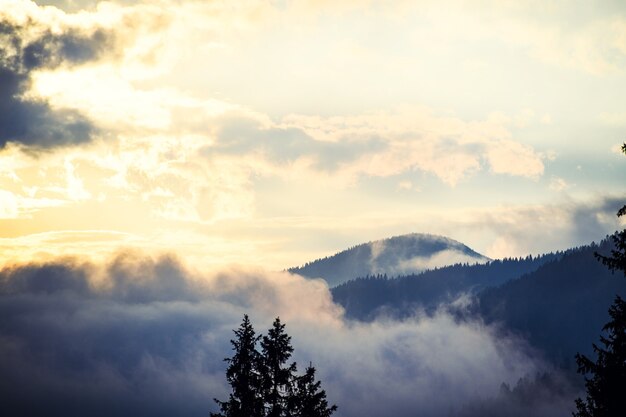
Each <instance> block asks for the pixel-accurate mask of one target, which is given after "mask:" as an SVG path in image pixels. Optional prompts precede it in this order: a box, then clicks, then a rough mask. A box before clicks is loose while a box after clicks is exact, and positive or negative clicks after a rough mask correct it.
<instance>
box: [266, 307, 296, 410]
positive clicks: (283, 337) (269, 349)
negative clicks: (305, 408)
mask: <svg viewBox="0 0 626 417" xmlns="http://www.w3.org/2000/svg"><path fill="white" fill-rule="evenodd" d="M261 352H262V355H263V360H262V362H261V366H262V368H261V376H262V384H263V394H264V397H265V400H266V403H267V404H266V407H267V416H268V417H280V416H282V415H284V412H285V410H286V408H287V398H288V397H289V396H290V395H291V391H292V387H291V382H292V381H293V378H294V373H295V372H296V364H295V362H294V363H292V364H290V365H287V366H286V364H287V361H288V360H289V358H291V354H292V352H293V347H292V346H291V337H290V336H288V335H287V334H286V333H285V325H284V324H282V323H281V322H280V318H278V317H276V320H274V323H273V324H272V328H271V329H269V330H268V332H267V336H263V339H262V340H261Z"/></svg>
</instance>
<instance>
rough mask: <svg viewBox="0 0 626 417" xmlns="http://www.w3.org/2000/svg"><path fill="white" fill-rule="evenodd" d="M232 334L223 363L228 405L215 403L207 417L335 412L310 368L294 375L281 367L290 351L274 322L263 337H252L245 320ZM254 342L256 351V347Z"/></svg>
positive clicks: (311, 416) (301, 416)
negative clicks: (229, 352)
mask: <svg viewBox="0 0 626 417" xmlns="http://www.w3.org/2000/svg"><path fill="white" fill-rule="evenodd" d="M234 332H235V336H236V338H235V339H233V340H231V341H230V343H231V344H232V345H233V350H234V351H235V353H234V354H233V356H232V357H231V358H226V359H224V360H225V361H226V362H228V368H227V369H226V379H227V381H228V383H229V384H230V386H231V389H232V392H231V394H230V396H229V399H228V401H220V400H218V399H215V402H216V403H217V404H218V405H219V407H220V412H219V413H211V414H210V415H211V417H330V416H331V415H332V414H333V413H334V412H335V410H337V406H336V405H333V406H330V407H329V406H328V401H327V400H326V392H325V391H324V390H323V389H321V382H320V381H316V380H315V368H313V366H311V365H309V367H308V368H307V369H306V371H305V374H304V375H302V376H298V375H296V371H297V365H296V363H295V362H294V363H291V364H289V365H287V363H288V361H289V359H290V358H291V355H292V353H293V347H292V346H291V337H290V336H288V335H287V333H285V325H284V324H282V323H281V322H280V318H278V317H276V319H275V320H274V323H273V324H272V328H271V329H269V330H268V333H267V336H261V335H259V336H257V335H256V334H255V333H254V329H253V328H252V324H251V323H250V319H249V318H248V315H244V316H243V321H242V323H241V326H240V327H239V329H237V330H235V331H234ZM259 340H261V343H260V345H261V352H259V351H258V350H257V348H256V345H257V343H258V342H259Z"/></svg>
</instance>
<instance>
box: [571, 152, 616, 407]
mask: <svg viewBox="0 0 626 417" xmlns="http://www.w3.org/2000/svg"><path fill="white" fill-rule="evenodd" d="M622 151H623V152H624V153H626V144H624V146H622ZM624 215H626V206H624V207H622V208H621V209H620V210H619V211H618V212H617V216H618V217H621V216H624ZM613 242H614V244H615V249H614V250H612V251H611V256H603V255H600V254H597V253H596V257H598V259H600V261H601V262H602V263H603V264H605V265H606V266H607V267H608V268H609V269H610V270H611V271H613V272H616V271H618V272H622V274H624V276H625V277H626V230H622V231H621V232H617V233H615V235H613ZM609 315H610V317H611V320H610V321H609V322H608V323H607V324H606V325H605V326H604V327H603V328H602V330H603V331H605V332H607V333H608V336H607V337H604V336H601V337H600V342H601V343H602V345H603V347H598V346H597V345H596V344H595V343H594V344H593V350H594V352H595V353H596V355H597V359H596V361H595V362H593V361H592V360H591V359H589V358H587V357H586V356H584V355H581V354H577V355H576V363H577V364H578V372H580V373H582V374H592V375H593V376H592V377H591V378H585V387H586V388H587V397H586V399H585V400H584V401H583V400H582V399H580V398H578V399H577V400H576V408H577V411H576V412H575V413H573V415H574V417H618V416H626V395H624V394H625V391H624V387H625V386H626V302H625V301H624V300H623V299H622V298H621V297H620V296H619V295H618V296H616V298H615V302H614V303H613V305H612V306H611V307H610V308H609Z"/></svg>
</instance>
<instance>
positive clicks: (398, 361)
mask: <svg viewBox="0 0 626 417" xmlns="http://www.w3.org/2000/svg"><path fill="white" fill-rule="evenodd" d="M244 313H248V314H249V315H250V318H251V320H252V323H253V324H254V326H255V329H256V330H257V332H265V330H266V329H267V328H269V326H270V324H271V321H272V320H273V318H274V317H276V316H280V317H281V320H282V321H283V322H285V323H286V325H287V327H286V331H287V332H288V334H290V335H291V336H292V342H293V345H294V348H295V357H294V359H295V360H296V361H297V362H298V364H299V365H300V369H301V370H303V368H304V367H305V366H306V365H307V364H308V363H309V361H312V362H313V364H314V365H315V366H316V368H317V370H318V377H319V378H320V380H321V381H322V384H323V388H325V389H326V391H327V394H328V397H329V400H330V402H331V403H336V404H337V405H338V406H339V410H338V412H337V413H336V415H337V416H346V417H352V416H354V417H356V416H398V417H402V416H414V415H420V416H440V415H444V416H446V415H463V416H472V415H490V414H494V415H519V414H516V413H519V412H523V413H524V414H525V415H527V416H528V415H530V416H533V415H535V416H543V415H546V416H547V415H553V416H557V415H563V416H565V415H569V413H570V409H571V408H572V407H571V406H572V405H573V396H574V395H575V394H573V392H572V390H571V388H570V387H569V386H568V385H567V384H566V383H564V382H558V383H556V384H552V385H549V386H547V385H545V384H535V383H534V382H532V381H533V378H534V375H537V374H538V373H539V372H543V371H545V370H546V369H548V367H547V365H545V364H544V363H543V362H542V361H541V360H540V359H539V355H538V354H537V353H536V352H533V350H532V349H531V348H530V347H528V346H527V345H526V344H525V343H524V341H523V340H521V339H516V338H513V337H502V336H497V332H496V330H495V329H494V328H491V327H488V326H485V325H483V324H482V323H480V322H459V321H456V320H455V319H454V318H453V317H451V316H450V315H448V314H447V313H446V312H445V309H443V308H442V309H440V310H439V311H438V312H436V313H435V314H433V315H429V316H427V315H425V314H423V313H420V312H419V311H416V313H415V315H414V316H413V317H412V318H410V319H408V320H404V321H394V320H392V319H386V318H380V319H378V320H377V321H374V322H372V323H358V322H351V321H348V320H346V319H344V317H343V315H342V309H341V308H340V307H339V306H337V305H335V304H334V303H333V302H332V298H331V295H330V292H329V291H328V288H327V286H326V284H325V283H324V282H323V281H321V280H307V279H304V278H302V277H300V276H297V275H292V274H288V273H276V272H268V271H262V270H252V269H244V268H232V269H227V270H221V271H211V272H208V273H205V272H202V273H201V272H198V271H191V270H189V269H187V268H185V267H184V266H182V265H181V264H180V263H179V262H178V261H177V260H176V259H175V258H172V257H162V258H157V259H155V258H148V257H145V256H142V255H138V254H132V255H129V254H127V255H123V256H118V257H117V258H115V259H113V260H111V261H110V262H109V263H107V264H106V265H94V264H90V263H84V262H79V261H77V260H63V261H58V262H56V263H54V264H37V265H35V264H31V265H17V266H14V267H12V268H7V269H4V270H3V271H2V272H0V317H2V320H1V321H0V355H1V356H2V358H3V360H2V361H0V374H1V375H2V376H3V378H2V379H1V380H0V398H1V400H2V403H3V404H4V405H5V409H9V410H10V411H11V415H16V416H19V415H34V414H39V415H43V414H45V415H49V416H55V415H64V416H67V415H90V416H105V415H129V414H132V415H136V416H144V415H145V416H147V415H151V416H158V415H171V414H176V415H179V416H195V415H205V416H206V414H207V413H208V412H209V411H212V410H213V411H214V410H215V405H214V403H213V401H212V399H213V398H214V397H217V398H220V399H225V398H226V396H227V395H228V386H227V384H226V380H225V376H224V370H225V366H226V365H225V363H224V361H223V358H225V357H227V356H230V354H231V348H230V344H229V339H230V338H231V337H232V335H233V334H232V329H234V328H237V327H238V326H239V323H240V322H241V319H242V316H243V314H244ZM524 377H525V378H526V379H527V381H530V382H528V384H527V385H528V386H531V387H532V389H533V390H535V391H536V392H540V393H544V394H542V395H533V396H532V397H533V398H534V400H533V401H527V402H522V403H520V401H519V398H520V396H519V395H517V394H516V393H519V392H521V391H520V390H518V391H515V389H514V388H515V387H516V384H517V382H518V380H519V379H520V378H524ZM503 383H504V384H506V386H508V387H512V388H513V391H514V392H513V393H511V392H509V393H508V394H507V393H506V391H505V392H504V394H506V395H504V394H503V391H502V388H501V387H502V384H503ZM555 386H557V387H558V389H555V388H554V387H555ZM509 391H510V390H509ZM512 402H515V403H516V404H517V405H516V408H514V407H512V406H511V404H512Z"/></svg>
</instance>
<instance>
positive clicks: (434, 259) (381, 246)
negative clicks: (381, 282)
mask: <svg viewBox="0 0 626 417" xmlns="http://www.w3.org/2000/svg"><path fill="white" fill-rule="evenodd" d="M487 261H489V258H487V257H485V256H483V255H481V254H479V253H477V252H475V251H473V250H472V249H470V248H469V247H467V246H466V245H464V244H462V243H461V242H458V241H456V240H454V239H450V238H448V237H445V236H439V235H431V234H426V233H410V234H406V235H399V236H393V237H390V238H386V239H380V240H374V241H370V242H367V243H362V244H359V245H356V246H353V247H351V248H349V249H346V250H344V251H341V252H338V253H336V254H335V255H332V256H330V257H326V258H323V259H318V260H315V261H313V262H309V263H307V264H305V265H304V266H301V267H296V268H290V269H289V271H290V272H293V273H296V274H299V275H303V276H306V277H309V278H323V279H324V280H326V282H328V284H329V285H331V286H334V285H338V284H341V283H343V282H346V281H348V280H351V279H354V278H357V277H364V276H367V275H378V274H382V275H385V274H386V275H387V276H398V275H406V274H413V273H418V272H422V271H424V270H427V269H433V268H437V267H442V266H446V265H451V264H455V263H465V262H467V263H481V262H487Z"/></svg>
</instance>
